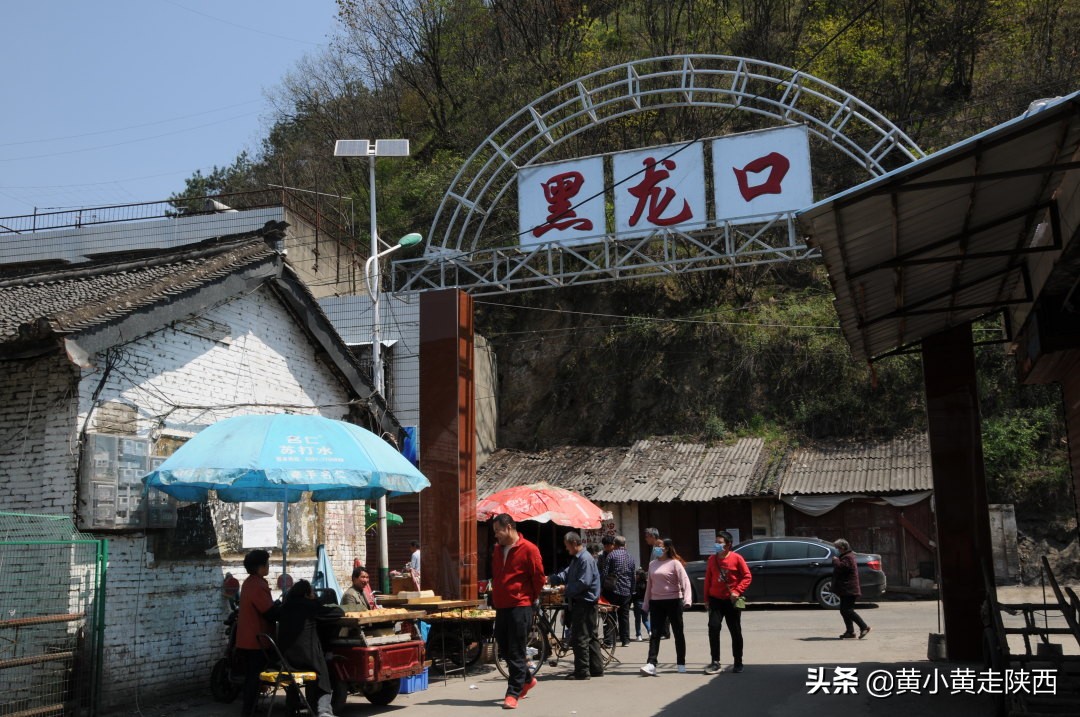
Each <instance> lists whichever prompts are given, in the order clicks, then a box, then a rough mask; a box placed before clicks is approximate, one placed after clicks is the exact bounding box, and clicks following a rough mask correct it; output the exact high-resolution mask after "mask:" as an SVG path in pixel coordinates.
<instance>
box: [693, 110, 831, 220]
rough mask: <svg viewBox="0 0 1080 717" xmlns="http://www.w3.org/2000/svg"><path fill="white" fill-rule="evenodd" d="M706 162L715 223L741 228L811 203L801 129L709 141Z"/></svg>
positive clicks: (807, 154) (806, 143) (805, 139)
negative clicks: (708, 162)
mask: <svg viewBox="0 0 1080 717" xmlns="http://www.w3.org/2000/svg"><path fill="white" fill-rule="evenodd" d="M712 159H713V175H714V182H713V186H714V187H715V192H716V217H717V222H731V223H733V224H746V223H751V222H754V221H760V220H761V216H760V215H772V214H777V213H780V212H793V211H796V210H798V209H802V208H803V207H808V206H810V205H811V204H813V203H814V188H813V184H812V181H811V175H810V140H809V137H808V134H807V130H806V127H805V126H802V125H799V126H792V127H781V128H779V129H769V130H763V131H761V132H747V133H746V134H739V135H733V136H731V137H722V138H721V139H717V140H713V143H712Z"/></svg>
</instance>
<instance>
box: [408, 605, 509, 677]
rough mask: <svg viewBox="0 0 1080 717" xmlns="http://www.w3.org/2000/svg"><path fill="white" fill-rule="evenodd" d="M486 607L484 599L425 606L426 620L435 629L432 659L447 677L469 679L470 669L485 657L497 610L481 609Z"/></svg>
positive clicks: (431, 636)
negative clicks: (426, 611) (456, 674)
mask: <svg viewBox="0 0 1080 717" xmlns="http://www.w3.org/2000/svg"><path fill="white" fill-rule="evenodd" d="M482 604H483V601H481V600H444V601H442V602H441V603H439V604H433V605H425V606H424V608H425V609H426V610H428V614H427V617H425V618H424V620H425V621H426V622H427V623H428V624H429V625H430V626H431V631H430V632H429V633H428V639H427V651H428V656H429V657H430V658H431V660H432V664H433V666H435V667H436V668H438V669H439V670H440V671H441V672H442V673H443V676H444V677H445V676H446V675H449V674H453V673H458V672H460V673H461V676H462V678H465V677H466V672H467V670H468V668H469V667H472V666H473V665H474V664H476V662H477V661H478V660H479V659H480V658H481V656H483V654H484V643H485V642H488V641H490V640H491V638H492V635H493V634H494V631H495V611H494V610H488V609H479V608H480V606H481V605H482Z"/></svg>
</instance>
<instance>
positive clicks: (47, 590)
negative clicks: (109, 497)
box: [0, 512, 108, 717]
mask: <svg viewBox="0 0 1080 717" xmlns="http://www.w3.org/2000/svg"><path fill="white" fill-rule="evenodd" d="M107 557H108V556H107V548H106V542H105V541H104V540H98V539H96V538H93V537H91V536H89V535H85V534H82V533H79V532H78V531H77V530H76V529H75V526H74V524H73V523H72V522H71V519H70V518H67V517H62V516H47V515H29V514H25V513H5V512H0V575H3V577H4V590H3V591H2V593H0V715H5V716H8V717H53V716H68V715H70V716H72V717H93V715H95V714H96V713H97V703H98V697H99V688H100V684H101V648H102V640H101V632H102V630H103V629H104V620H103V615H104V608H105V565H106V560H107Z"/></svg>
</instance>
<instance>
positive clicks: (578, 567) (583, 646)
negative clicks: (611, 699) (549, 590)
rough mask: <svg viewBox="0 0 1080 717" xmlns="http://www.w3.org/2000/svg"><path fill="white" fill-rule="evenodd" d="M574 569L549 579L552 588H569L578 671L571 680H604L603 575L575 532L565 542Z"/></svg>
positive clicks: (568, 676)
mask: <svg viewBox="0 0 1080 717" xmlns="http://www.w3.org/2000/svg"><path fill="white" fill-rule="evenodd" d="M563 542H564V543H565V545H566V552H568V553H569V554H570V565H568V566H567V567H566V569H565V570H563V571H562V572H561V573H558V574H556V575H550V576H548V583H549V584H551V585H565V586H566V593H565V595H566V603H567V607H568V609H569V611H570V639H571V640H572V641H573V645H574V671H573V673H571V674H569V675H567V676H566V679H568V680H587V679H589V678H590V677H603V676H604V656H603V653H601V651H600V638H599V636H598V635H597V617H598V615H597V609H596V603H597V601H598V600H599V599H600V571H599V570H597V568H596V561H595V560H594V559H593V557H592V556H591V555H589V551H588V550H586V549H585V546H584V545H582V544H581V536H580V535H578V534H577V533H575V532H573V531H571V532H569V533H567V534H566V537H564V538H563Z"/></svg>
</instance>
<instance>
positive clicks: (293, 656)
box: [272, 580, 345, 717]
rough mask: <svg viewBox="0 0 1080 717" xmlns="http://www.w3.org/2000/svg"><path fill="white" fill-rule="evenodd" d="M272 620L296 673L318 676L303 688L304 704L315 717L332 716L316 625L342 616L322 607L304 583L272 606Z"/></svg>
mask: <svg viewBox="0 0 1080 717" xmlns="http://www.w3.org/2000/svg"><path fill="white" fill-rule="evenodd" d="M272 612H273V616H274V619H276V620H277V623H278V647H279V648H281V653H282V654H283V655H284V656H285V659H286V660H288V662H289V665H290V666H291V667H292V668H293V669H297V670H311V671H313V672H315V673H316V674H317V675H318V676H319V680H318V682H315V683H310V682H309V683H307V685H305V688H306V693H307V695H306V696H307V701H308V702H309V703H310V704H311V705H313V706H315V709H316V711H317V712H318V717H333V715H334V712H333V708H332V707H331V706H330V698H331V693H332V692H333V687H332V686H331V684H330V670H329V668H328V667H327V665H326V649H325V648H324V647H323V645H322V642H321V641H320V640H319V627H320V622H322V623H325V622H326V621H332V620H335V619H337V618H339V617H344V615H345V613H344V612H343V611H342V609H341V608H340V607H338V606H337V605H323V604H320V603H319V601H318V600H317V599H316V597H315V591H314V590H313V589H312V588H311V583H309V582H308V581H307V580H299V581H297V582H296V584H295V585H293V586H292V587H291V588H290V589H289V592H288V594H286V596H285V600H284V602H282V603H281V604H280V605H278V606H275V608H274V610H273V611H272Z"/></svg>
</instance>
